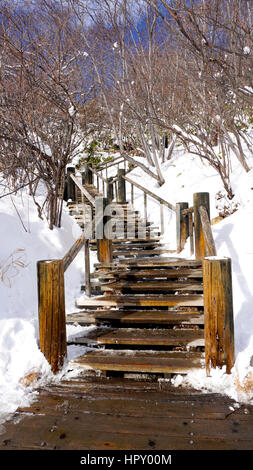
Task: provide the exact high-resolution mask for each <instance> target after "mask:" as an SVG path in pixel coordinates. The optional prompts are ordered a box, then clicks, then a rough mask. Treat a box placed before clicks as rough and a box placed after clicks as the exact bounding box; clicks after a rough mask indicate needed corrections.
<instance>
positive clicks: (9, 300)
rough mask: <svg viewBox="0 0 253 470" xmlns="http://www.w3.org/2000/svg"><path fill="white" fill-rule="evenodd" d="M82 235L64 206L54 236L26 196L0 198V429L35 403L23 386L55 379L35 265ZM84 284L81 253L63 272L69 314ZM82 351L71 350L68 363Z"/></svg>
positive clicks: (58, 254) (58, 255)
mask: <svg viewBox="0 0 253 470" xmlns="http://www.w3.org/2000/svg"><path fill="white" fill-rule="evenodd" d="M17 212H18V214H19V215H17ZM80 233H81V230H80V228H79V226H78V225H77V224H76V223H75V222H74V220H73V219H72V218H71V217H70V216H69V215H68V213H67V208H66V206H65V208H64V213H63V226H62V228H59V229H54V230H53V231H51V230H50V229H49V228H48V224H47V222H46V220H43V221H42V220H40V219H39V218H38V215H37V209H36V206H35V205H34V203H33V201H32V200H31V197H30V196H29V195H28V194H26V192H24V191H23V192H22V193H20V194H19V195H15V196H13V195H12V196H6V197H4V198H2V199H0V239H1V245H0V298H1V304H0V397H1V399H0V425H1V423H3V422H4V421H5V420H6V419H7V417H8V416H9V414H10V413H13V412H14V411H15V410H16V409H17V408H18V407H19V406H26V405H28V404H29V403H30V402H31V401H32V400H33V399H34V397H35V395H34V393H35V392H34V390H33V388H32V387H24V386H22V384H21V382H22V379H23V378H24V377H25V376H26V375H27V374H31V373H35V374H36V375H38V376H39V381H40V382H41V383H44V382H45V381H48V380H55V378H54V377H52V374H51V371H50V367H49V365H48V363H47V361H46V360H45V358H44V356H43V354H42V353H41V352H40V350H39V347H38V321H37V316H38V307H37V272H36V262H37V261H38V260H42V259H54V258H57V259H60V258H62V257H63V256H64V255H65V254H66V252H67V251H68V250H69V248H70V247H71V246H72V244H73V243H74V241H75V240H76V239H77V238H78V237H79V236H80ZM94 261H95V260H94ZM83 279H84V261H83V251H82V250H81V252H80V253H79V255H78V256H77V257H76V259H75V260H74V262H73V263H72V264H71V266H70V267H69V268H68V270H67V271H66V273H65V302H66V313H70V312H73V311H75V303H74V301H75V297H78V295H79V293H80V285H81V283H82V282H83ZM73 328H74V327H73ZM73 328H72V329H71V328H70V330H69V329H68V330H67V333H68V334H70V335H73V334H74V331H75V334H77V333H78V332H79V331H80V329H81V327H76V328H74V331H73ZM84 351H85V348H80V347H75V346H71V347H70V348H69V350H68V360H71V359H73V358H74V357H76V356H79V355H80V354H83V353H84ZM0 432H1V427H0Z"/></svg>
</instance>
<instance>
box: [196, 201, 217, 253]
mask: <svg viewBox="0 0 253 470" xmlns="http://www.w3.org/2000/svg"><path fill="white" fill-rule="evenodd" d="M199 215H200V219H201V224H202V228H203V233H204V238H205V243H206V251H207V256H217V252H216V246H215V242H214V239H213V233H212V228H211V224H210V220H209V217H208V213H207V210H206V207H205V206H199Z"/></svg>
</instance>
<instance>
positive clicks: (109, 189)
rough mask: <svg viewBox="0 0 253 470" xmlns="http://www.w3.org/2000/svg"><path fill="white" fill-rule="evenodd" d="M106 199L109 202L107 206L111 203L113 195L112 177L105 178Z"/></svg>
mask: <svg viewBox="0 0 253 470" xmlns="http://www.w3.org/2000/svg"><path fill="white" fill-rule="evenodd" d="M106 197H107V199H108V201H109V204H110V203H111V202H112V201H113V198H114V193H113V177H112V176H111V177H110V178H107V180H106Z"/></svg>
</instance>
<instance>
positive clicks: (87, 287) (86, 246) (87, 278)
mask: <svg viewBox="0 0 253 470" xmlns="http://www.w3.org/2000/svg"><path fill="white" fill-rule="evenodd" d="M84 260H85V294H86V295H87V297H90V296H91V283H90V242H89V239H86V240H84Z"/></svg>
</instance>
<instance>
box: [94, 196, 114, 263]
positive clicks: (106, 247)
mask: <svg viewBox="0 0 253 470" xmlns="http://www.w3.org/2000/svg"><path fill="white" fill-rule="evenodd" d="M108 204H109V201H108V199H107V198H106V197H98V198H96V203H95V237H96V239H97V257H98V261H99V262H100V263H111V262H112V240H111V238H106V236H105V224H106V223H107V222H108V221H109V216H105V215H104V212H105V208H106V206H107V205H108Z"/></svg>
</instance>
